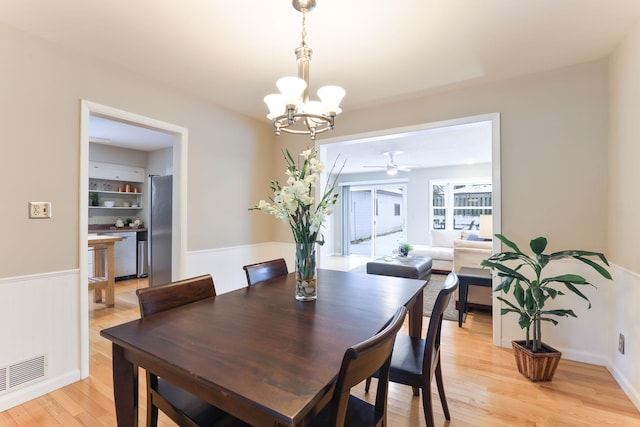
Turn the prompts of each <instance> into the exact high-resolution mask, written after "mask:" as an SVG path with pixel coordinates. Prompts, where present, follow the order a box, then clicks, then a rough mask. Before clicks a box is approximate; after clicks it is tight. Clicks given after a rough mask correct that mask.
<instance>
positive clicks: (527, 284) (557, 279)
mask: <svg viewBox="0 0 640 427" xmlns="http://www.w3.org/2000/svg"><path fill="white" fill-rule="evenodd" d="M495 236H496V237H497V238H498V239H499V240H500V241H501V242H502V243H503V244H504V245H506V246H507V247H509V248H510V249H511V251H505V252H500V253H497V254H494V255H492V256H491V257H489V258H488V259H485V260H483V261H482V263H481V265H482V266H484V267H489V268H490V269H492V270H495V271H497V273H498V276H499V277H503V278H504V280H503V281H502V283H500V284H499V285H498V286H497V287H496V288H495V290H494V291H496V292H499V291H502V292H503V293H504V294H508V293H509V292H512V293H513V297H514V300H513V301H511V300H508V299H505V298H503V297H497V298H498V299H499V300H500V301H502V302H503V303H504V304H505V305H506V307H503V308H502V309H501V311H500V313H501V314H507V313H516V314H518V315H519V318H518V324H519V325H520V328H522V329H524V330H525V338H526V339H525V340H524V341H513V342H512V345H513V349H514V354H515V357H516V363H517V365H518V370H519V371H520V373H522V374H523V375H525V376H526V377H528V378H529V379H530V380H532V381H550V380H551V379H552V377H553V374H554V372H555V369H556V367H557V366H558V362H559V361H560V356H561V353H560V352H558V351H557V350H555V349H553V348H552V347H550V346H548V345H546V344H544V343H543V342H542V328H541V325H542V322H543V321H544V322H551V323H552V324H554V325H557V324H558V321H557V320H555V319H554V318H553V317H551V316H556V317H569V316H571V317H577V316H576V314H575V313H574V312H573V310H571V309H547V308H545V303H546V302H547V300H548V299H549V298H551V299H555V298H556V297H557V296H560V295H564V293H563V292H562V290H568V291H570V292H571V293H573V294H575V295H578V296H579V297H580V298H582V299H584V300H586V301H587V303H588V304H589V308H591V302H590V301H589V298H587V296H586V295H584V294H583V293H582V292H581V291H580V289H578V286H582V285H589V286H593V285H592V284H591V283H589V282H588V281H587V280H586V279H585V278H584V277H582V276H580V275H577V274H571V273H567V274H561V275H557V276H551V277H542V274H543V270H544V268H545V267H546V266H547V265H548V264H549V263H550V262H551V261H555V260H559V259H563V258H573V259H575V260H578V261H581V262H583V263H585V264H587V265H588V266H590V267H592V268H593V269H594V270H595V271H597V272H598V273H599V274H600V275H601V276H603V277H604V278H606V279H611V275H610V274H609V272H608V271H607V269H606V268H605V267H603V266H602V265H600V264H598V263H597V262H596V261H594V260H593V259H590V258H594V257H595V258H597V259H599V260H600V261H601V262H602V263H604V264H605V265H607V266H608V265H609V263H608V261H607V259H606V258H605V256H604V254H602V253H599V252H590V251H581V250H565V251H560V252H554V253H551V254H545V253H543V252H544V250H545V249H546V247H547V239H546V238H544V237H537V238H535V239H533V240H531V242H530V243H529V247H530V248H531V251H532V252H533V255H527V254H525V253H524V252H522V251H521V250H520V249H519V248H518V246H517V245H516V244H515V243H513V242H512V241H510V240H509V239H507V238H506V237H505V236H503V235H502V234H496V235H495ZM528 270H530V271H528ZM558 287H560V289H558Z"/></svg>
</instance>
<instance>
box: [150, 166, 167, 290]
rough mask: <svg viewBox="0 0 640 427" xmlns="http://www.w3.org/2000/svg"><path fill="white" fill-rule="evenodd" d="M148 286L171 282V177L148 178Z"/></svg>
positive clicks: (155, 176) (154, 176) (153, 176)
mask: <svg viewBox="0 0 640 427" xmlns="http://www.w3.org/2000/svg"><path fill="white" fill-rule="evenodd" d="M149 184H150V185H149V186H150V191H149V194H150V196H149V206H150V209H149V212H150V214H149V286H154V285H162V284H165V283H169V282H171V230H172V210H173V199H172V197H173V196H172V194H173V176H172V175H166V176H157V175H150V176H149Z"/></svg>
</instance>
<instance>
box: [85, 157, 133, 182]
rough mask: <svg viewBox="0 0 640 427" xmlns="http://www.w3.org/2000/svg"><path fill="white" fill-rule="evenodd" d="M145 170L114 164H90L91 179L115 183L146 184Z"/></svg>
mask: <svg viewBox="0 0 640 427" xmlns="http://www.w3.org/2000/svg"><path fill="white" fill-rule="evenodd" d="M144 170H145V169H144V168H138V167H135V166H125V165H116V164H114V163H102V162H89V178H99V179H110V180H113V181H128V182H144Z"/></svg>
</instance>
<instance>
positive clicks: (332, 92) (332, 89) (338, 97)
mask: <svg viewBox="0 0 640 427" xmlns="http://www.w3.org/2000/svg"><path fill="white" fill-rule="evenodd" d="M346 93H347V92H346V91H345V90H344V89H343V88H341V87H340V86H323V87H321V88H320V89H318V97H320V100H321V101H322V104H324V106H325V111H326V112H332V113H335V114H336V115H338V114H340V113H341V112H342V110H341V109H340V102H342V98H344V96H345V95H346Z"/></svg>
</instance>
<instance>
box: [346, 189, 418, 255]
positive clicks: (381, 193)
mask: <svg viewBox="0 0 640 427" xmlns="http://www.w3.org/2000/svg"><path fill="white" fill-rule="evenodd" d="M343 191H344V193H343V195H344V196H346V197H345V199H344V200H348V201H349V202H348V204H345V212H344V215H343V218H344V219H343V221H344V224H343V230H345V233H344V236H343V247H344V248H345V255H364V256H368V257H378V256H384V255H390V254H391V253H392V251H393V249H395V248H397V247H398V243H399V242H401V241H404V240H405V239H406V231H405V223H406V222H405V210H406V200H405V193H406V186H405V184H392V185H389V184H386V185H372V186H362V185H360V186H349V187H345V188H344V189H343Z"/></svg>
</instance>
